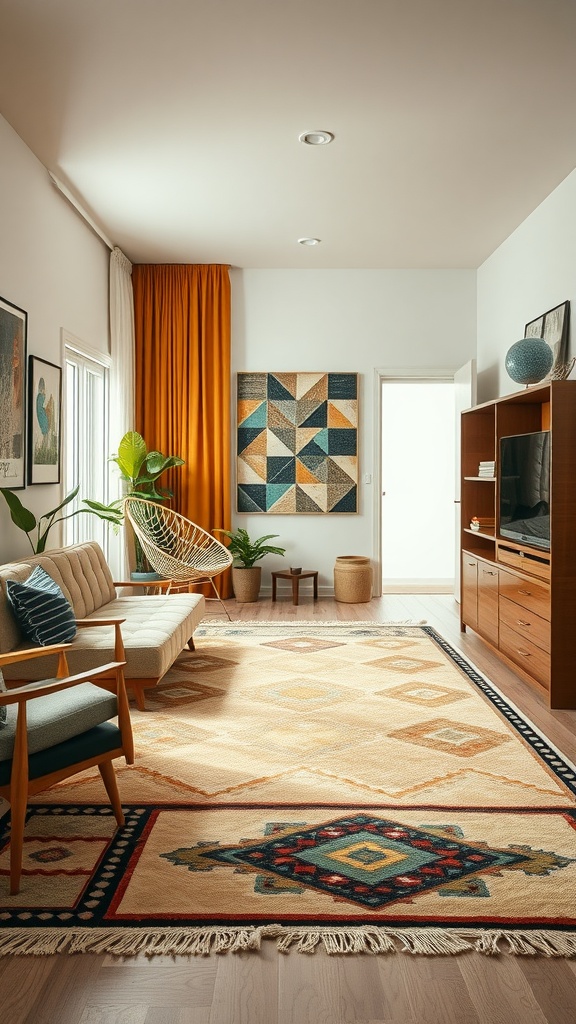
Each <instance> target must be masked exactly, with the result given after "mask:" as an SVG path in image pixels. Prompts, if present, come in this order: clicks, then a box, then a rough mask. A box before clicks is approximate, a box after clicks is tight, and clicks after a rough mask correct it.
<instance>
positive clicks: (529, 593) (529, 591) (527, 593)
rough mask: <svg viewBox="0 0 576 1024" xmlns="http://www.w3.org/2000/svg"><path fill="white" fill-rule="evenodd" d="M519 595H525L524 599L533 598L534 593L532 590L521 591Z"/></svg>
mask: <svg viewBox="0 0 576 1024" xmlns="http://www.w3.org/2000/svg"><path fill="white" fill-rule="evenodd" d="M518 593H519V594H523V595H524V597H532V591H531V590H519V591H518Z"/></svg>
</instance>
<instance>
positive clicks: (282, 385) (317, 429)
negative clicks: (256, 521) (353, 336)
mask: <svg viewBox="0 0 576 1024" xmlns="http://www.w3.org/2000/svg"><path fill="white" fill-rule="evenodd" d="M237 423H238V439H237V495H238V503H237V509H238V512H244V513H262V512H270V513H275V514H278V515H280V514H282V515H290V514H305V515H311V514H327V513H331V514H332V513H356V512H357V511H358V375H357V374H356V373H308V372H306V373H248V372H242V373H239V374H238V415H237Z"/></svg>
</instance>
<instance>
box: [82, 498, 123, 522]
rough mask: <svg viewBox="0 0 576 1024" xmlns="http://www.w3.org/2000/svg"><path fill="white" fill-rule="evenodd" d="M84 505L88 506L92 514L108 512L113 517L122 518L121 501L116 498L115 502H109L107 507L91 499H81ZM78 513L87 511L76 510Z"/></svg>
mask: <svg viewBox="0 0 576 1024" xmlns="http://www.w3.org/2000/svg"><path fill="white" fill-rule="evenodd" d="M82 500H83V502H84V504H85V505H88V506H89V508H90V509H91V510H92V512H96V513H98V512H110V513H112V514H113V515H116V516H118V517H119V518H122V516H123V512H122V499H121V498H117V499H116V501H111V502H110V504H109V505H103V504H102V502H101V501H94V500H93V499H92V498H83V499H82ZM78 511H79V512H87V511H88V509H83V508H81V509H78Z"/></svg>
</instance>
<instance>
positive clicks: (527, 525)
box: [498, 430, 550, 551]
mask: <svg viewBox="0 0 576 1024" xmlns="http://www.w3.org/2000/svg"><path fill="white" fill-rule="evenodd" d="M498 477H499V481H500V535H501V536H502V537H511V538H512V539H513V540H517V541H521V542H522V543H523V544H529V545H532V546H534V547H537V548H544V549H545V550H546V551H549V550H550V431H549V430H537V431H535V432H534V433H532V434H516V435H514V436H513V437H502V438H501V439H500V460H499V467H498Z"/></svg>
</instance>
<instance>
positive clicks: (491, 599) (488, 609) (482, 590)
mask: <svg viewBox="0 0 576 1024" xmlns="http://www.w3.org/2000/svg"><path fill="white" fill-rule="evenodd" d="M478 632H479V633H480V634H481V635H482V636H484V637H485V638H486V640H489V641H490V643H491V644H494V646H495V647H497V646H498V569H497V568H496V566H495V565H494V563H493V562H485V561H484V560H483V559H482V558H479V559H478Z"/></svg>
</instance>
